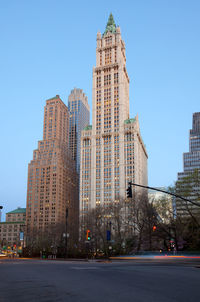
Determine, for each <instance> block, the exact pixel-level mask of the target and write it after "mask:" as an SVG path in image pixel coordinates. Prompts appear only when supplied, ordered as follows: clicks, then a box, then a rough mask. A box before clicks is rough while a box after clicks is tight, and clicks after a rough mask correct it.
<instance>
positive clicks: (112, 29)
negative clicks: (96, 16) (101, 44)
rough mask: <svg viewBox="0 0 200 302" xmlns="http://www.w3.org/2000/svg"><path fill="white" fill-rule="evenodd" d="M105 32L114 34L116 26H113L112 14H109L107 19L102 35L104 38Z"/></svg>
mask: <svg viewBox="0 0 200 302" xmlns="http://www.w3.org/2000/svg"><path fill="white" fill-rule="evenodd" d="M107 32H111V33H112V34H115V33H116V24H115V21H114V18H113V15H112V13H111V14H110V16H109V18H108V22H107V25H106V29H105V31H104V33H103V36H105V35H106V34H107Z"/></svg>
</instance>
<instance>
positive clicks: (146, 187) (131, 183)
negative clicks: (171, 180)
mask: <svg viewBox="0 0 200 302" xmlns="http://www.w3.org/2000/svg"><path fill="white" fill-rule="evenodd" d="M129 184H130V185H132V186H136V187H141V188H145V189H151V190H154V191H158V192H163V193H166V194H168V195H171V196H175V197H177V198H180V199H182V200H184V201H187V202H190V203H192V204H194V205H195V206H197V207H200V204H198V203H196V202H194V201H192V200H189V199H187V198H184V197H182V196H180V195H177V194H174V193H170V192H167V191H164V190H160V189H156V188H153V187H148V186H143V185H138V184H135V183H133V182H129Z"/></svg>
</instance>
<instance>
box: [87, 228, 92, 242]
mask: <svg viewBox="0 0 200 302" xmlns="http://www.w3.org/2000/svg"><path fill="white" fill-rule="evenodd" d="M86 239H87V241H90V240H91V236H90V230H87V232H86Z"/></svg>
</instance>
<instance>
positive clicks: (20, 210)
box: [6, 208, 26, 214]
mask: <svg viewBox="0 0 200 302" xmlns="http://www.w3.org/2000/svg"><path fill="white" fill-rule="evenodd" d="M19 213H26V208H17V209H16V210H13V211H11V212H8V213H6V214H19Z"/></svg>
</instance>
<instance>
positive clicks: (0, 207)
mask: <svg viewBox="0 0 200 302" xmlns="http://www.w3.org/2000/svg"><path fill="white" fill-rule="evenodd" d="M2 209H3V206H0V222H1V210H2Z"/></svg>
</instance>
